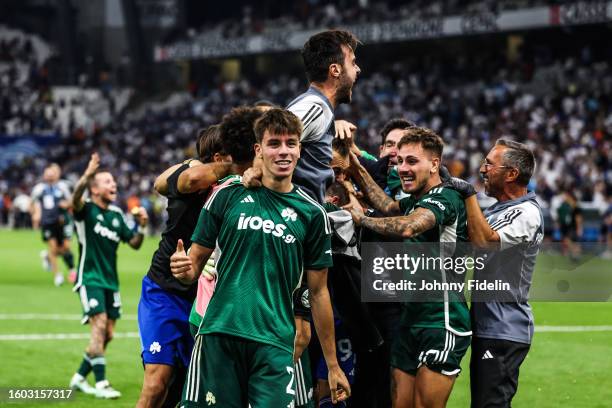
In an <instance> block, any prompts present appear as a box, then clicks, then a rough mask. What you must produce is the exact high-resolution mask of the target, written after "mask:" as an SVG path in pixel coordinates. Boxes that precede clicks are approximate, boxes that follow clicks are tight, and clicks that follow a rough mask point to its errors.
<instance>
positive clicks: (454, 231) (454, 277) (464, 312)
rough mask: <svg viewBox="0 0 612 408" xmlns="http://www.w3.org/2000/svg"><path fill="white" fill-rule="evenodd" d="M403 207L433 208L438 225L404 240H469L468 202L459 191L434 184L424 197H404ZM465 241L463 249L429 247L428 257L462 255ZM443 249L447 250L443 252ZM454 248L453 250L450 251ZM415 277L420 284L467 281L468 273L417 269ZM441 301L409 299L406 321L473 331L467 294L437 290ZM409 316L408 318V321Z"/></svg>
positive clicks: (460, 332) (407, 209) (462, 332)
mask: <svg viewBox="0 0 612 408" xmlns="http://www.w3.org/2000/svg"><path fill="white" fill-rule="evenodd" d="M399 204H400V210H401V211H402V212H403V213H404V214H405V215H408V214H410V213H411V212H412V211H414V210H415V209H416V208H419V207H422V208H426V209H428V210H430V211H431V212H432V213H433V214H434V216H435V217H436V225H435V226H434V227H433V228H431V229H429V230H428V231H425V232H423V233H422V234H419V235H417V236H415V237H412V238H409V239H406V240H404V242H406V243H429V242H432V243H434V242H441V243H456V242H468V231H467V213H466V210H465V203H464V201H463V199H462V198H461V196H460V195H459V193H458V192H456V191H455V190H453V189H449V188H444V187H434V188H432V189H431V190H429V191H428V192H427V193H425V194H424V195H423V196H422V197H421V198H420V199H417V198H415V197H413V196H410V197H407V198H404V199H402V200H400V202H399ZM465 246H466V245H465V244H464V245H463V246H462V247H461V248H460V249H454V247H455V245H452V244H443V245H441V246H435V247H429V246H428V248H429V252H430V253H428V254H425V255H426V256H432V257H440V256H442V257H447V258H452V257H455V256H461V254H459V253H458V252H459V251H460V250H464V249H465ZM441 250H442V251H444V252H446V253H441ZM451 251H452V253H450V252H451ZM413 279H414V280H415V281H416V282H417V286H418V287H420V285H421V281H422V280H423V281H427V282H433V281H436V282H443V281H444V282H446V281H453V282H460V281H464V279H465V274H461V275H459V274H457V273H455V272H454V271H452V270H447V271H446V273H444V272H443V271H440V270H438V271H432V270H426V271H424V270H421V271H416V273H415V275H414V277H413ZM438 296H439V297H440V299H441V301H440V302H438V301H432V302H408V303H407V304H406V305H405V308H406V310H405V315H404V316H405V319H404V323H405V324H409V325H410V326H413V327H427V328H446V329H448V330H451V331H453V332H454V333H455V334H457V335H467V334H470V327H471V325H470V315H469V310H468V307H467V303H466V301H465V298H464V297H463V294H458V293H457V292H454V291H441V292H437V293H436V299H437V298H438ZM406 318H407V320H406Z"/></svg>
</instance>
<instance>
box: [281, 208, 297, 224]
mask: <svg viewBox="0 0 612 408" xmlns="http://www.w3.org/2000/svg"><path fill="white" fill-rule="evenodd" d="M281 217H283V220H285V221H295V220H297V213H296V212H295V210H294V209H293V208H291V207H287V208H285V209H284V210H283V211H282V212H281Z"/></svg>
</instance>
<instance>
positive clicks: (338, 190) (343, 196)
mask: <svg viewBox="0 0 612 408" xmlns="http://www.w3.org/2000/svg"><path fill="white" fill-rule="evenodd" d="M325 194H327V195H330V196H336V197H338V205H339V206H340V207H342V206H343V205H347V204H348V203H349V202H350V200H349V193H348V191H346V187H344V186H343V185H342V184H340V183H338V182H337V181H334V182H333V183H331V184H330V185H329V187H327V189H326V190H325Z"/></svg>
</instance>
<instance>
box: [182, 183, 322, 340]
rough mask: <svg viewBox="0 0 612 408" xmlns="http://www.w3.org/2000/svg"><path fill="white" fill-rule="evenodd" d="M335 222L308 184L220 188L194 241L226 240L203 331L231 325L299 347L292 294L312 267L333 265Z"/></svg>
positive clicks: (237, 332) (250, 335)
mask: <svg viewBox="0 0 612 408" xmlns="http://www.w3.org/2000/svg"><path fill="white" fill-rule="evenodd" d="M330 236H331V226H330V223H329V220H328V218H327V214H326V213H325V210H324V209H323V207H321V206H320V205H319V204H317V203H316V201H314V200H313V199H312V198H311V197H310V196H308V195H307V194H306V193H305V192H304V191H303V190H301V189H300V188H296V187H294V188H293V190H292V191H291V192H290V193H278V192H275V191H272V190H269V189H267V188H264V187H261V188H257V189H247V188H245V187H243V186H242V184H240V179H238V180H237V181H234V182H233V183H231V184H229V185H226V186H224V187H221V188H219V189H218V190H216V191H214V192H213V193H212V194H211V196H210V197H209V199H208V200H207V202H206V204H205V205H204V208H202V212H201V214H200V219H199V220H198V224H197V226H196V228H195V230H194V232H193V236H192V239H191V240H192V242H195V243H197V244H199V245H202V246H204V247H207V248H215V246H217V245H218V247H219V250H220V255H219V257H218V258H217V265H216V268H217V272H218V278H217V285H216V288H215V292H214V294H213V296H212V298H211V300H210V303H209V305H208V308H207V309H206V313H205V315H204V319H203V320H202V323H201V324H200V329H199V333H200V334H207V333H225V334H229V335H233V336H238V337H243V338H247V339H250V340H254V341H257V342H261V343H266V344H271V345H274V346H277V347H279V348H281V349H283V350H286V351H289V352H293V342H294V337H295V324H294V318H293V302H292V294H293V291H294V290H295V289H297V287H298V286H299V284H300V280H301V276H302V273H303V271H304V270H308V269H315V270H316V269H324V268H327V267H330V266H331V265H332V257H331V244H330Z"/></svg>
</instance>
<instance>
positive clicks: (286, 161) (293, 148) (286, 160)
mask: <svg viewBox="0 0 612 408" xmlns="http://www.w3.org/2000/svg"><path fill="white" fill-rule="evenodd" d="M255 154H256V155H257V157H259V158H261V159H262V160H263V172H264V176H266V173H267V175H269V176H271V177H272V178H273V179H275V180H282V179H285V178H291V175H292V174H293V170H294V169H295V166H296V165H297V162H298V160H299V158H300V138H299V135H289V134H283V135H276V134H272V133H270V131H269V130H266V131H265V132H264V134H263V138H262V140H261V143H256V144H255Z"/></svg>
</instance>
